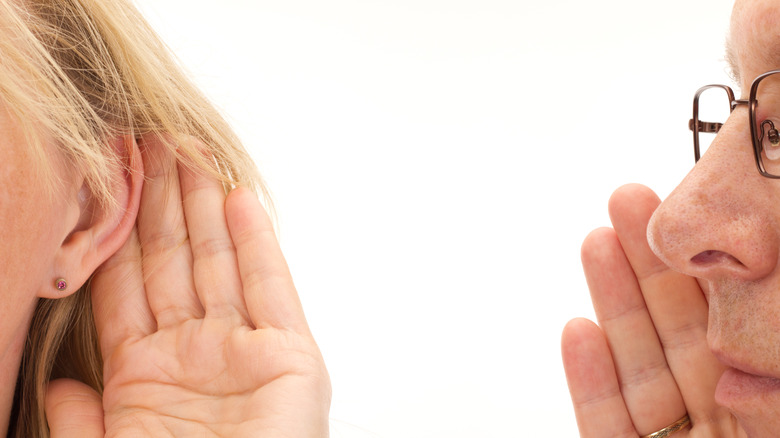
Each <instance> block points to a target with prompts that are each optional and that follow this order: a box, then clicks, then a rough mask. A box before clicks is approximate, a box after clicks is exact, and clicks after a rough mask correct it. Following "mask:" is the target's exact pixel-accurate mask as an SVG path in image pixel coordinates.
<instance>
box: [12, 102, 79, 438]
mask: <svg viewBox="0 0 780 438" xmlns="http://www.w3.org/2000/svg"><path fill="white" fill-rule="evenodd" d="M0 132H2V133H3V135H1V136H0V155H1V156H2V157H1V158H0V242H2V244H0V278H2V283H0V435H3V436H4V435H5V431H6V429H7V427H8V419H9V415H10V409H11V401H12V397H13V392H14V386H15V382H16V374H17V372H18V368H19V361H20V358H21V351H22V346H23V342H24V339H25V336H26V334H27V330H28V327H29V323H30V318H31V317H32V313H33V311H34V309H35V304H36V303H37V294H38V293H39V292H40V291H41V289H42V288H45V287H46V286H47V282H46V280H47V279H49V278H52V281H53V278H56V277H53V275H54V274H53V272H52V271H53V270H56V268H55V267H54V266H53V264H54V255H55V253H56V249H57V248H58V247H59V244H60V243H61V242H62V239H63V236H67V230H66V226H65V223H66V221H65V220H63V214H64V212H65V211H66V210H67V209H66V206H67V200H66V199H64V198H63V197H62V196H54V197H52V196H49V194H48V193H46V192H45V191H44V190H45V188H44V187H42V186H41V184H35V183H34V182H35V181H38V180H39V179H38V177H37V175H36V173H35V172H34V171H33V168H32V167H31V163H32V162H33V161H32V160H33V158H32V157H30V156H29V154H28V152H29V151H28V149H27V145H26V144H25V142H24V137H23V135H22V133H21V132H20V130H19V128H18V126H17V123H16V121H15V120H14V119H13V118H12V117H11V116H10V115H9V114H8V112H7V111H6V110H5V108H4V107H3V106H2V103H0ZM63 176H65V177H66V179H65V180H64V181H63V182H64V183H65V184H66V185H69V184H70V183H71V182H70V181H68V179H67V178H70V176H69V175H68V174H65V175H63Z"/></svg>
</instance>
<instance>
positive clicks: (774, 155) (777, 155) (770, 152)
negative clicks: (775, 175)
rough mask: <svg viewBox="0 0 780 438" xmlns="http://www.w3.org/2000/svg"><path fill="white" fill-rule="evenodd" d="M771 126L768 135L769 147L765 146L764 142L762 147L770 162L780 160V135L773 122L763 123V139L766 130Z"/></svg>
mask: <svg viewBox="0 0 780 438" xmlns="http://www.w3.org/2000/svg"><path fill="white" fill-rule="evenodd" d="M766 126H769V132H767V133H766V136H767V140H769V144H770V146H769V147H766V146H765V145H764V142H763V141H762V147H763V149H764V153H765V154H766V157H767V158H768V159H770V160H777V159H780V134H779V133H778V132H777V129H775V124H774V123H773V122H772V121H771V120H764V121H763V122H761V138H762V139H763V137H764V128H765V127H766Z"/></svg>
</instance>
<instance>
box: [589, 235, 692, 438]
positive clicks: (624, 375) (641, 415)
mask: <svg viewBox="0 0 780 438" xmlns="http://www.w3.org/2000/svg"><path fill="white" fill-rule="evenodd" d="M638 226H642V224H639V225H638ZM582 265H583V267H584V269H585V277H586V279H587V282H588V287H589V289H590V293H591V299H592V300H593V308H594V310H595V311H596V316H597V318H598V320H599V325H600V326H601V328H602V330H603V331H604V334H605V336H606V339H607V342H608V344H609V349H610V352H611V354H612V357H613V361H614V364H615V370H616V373H617V379H618V382H619V383H620V388H621V393H622V395H623V398H624V400H625V403H626V407H627V409H628V412H629V413H630V415H631V419H632V422H633V424H634V426H635V427H636V430H637V432H639V434H642V435H644V434H648V433H652V432H654V431H656V430H658V429H660V428H662V427H664V426H666V425H668V424H671V423H673V422H674V421H676V420H677V419H679V418H680V417H681V416H682V415H684V414H685V404H684V403H683V400H682V397H681V396H680V392H679V390H678V388H677V384H676V382H675V380H674V377H673V376H672V373H671V371H670V370H669V368H668V365H667V363H666V358H665V356H664V351H663V348H662V347H661V343H660V341H659V340H658V336H657V334H656V331H655V327H654V326H653V321H652V319H651V318H650V315H649V313H648V311H647V308H646V307H645V303H644V299H643V297H642V291H641V290H640V289H639V284H638V283H637V280H636V277H635V276H634V272H633V270H632V269H631V265H630V264H629V262H628V260H627V259H626V257H625V254H624V253H623V248H622V247H621V245H620V242H618V239H617V236H616V235H615V232H614V231H613V230H611V229H609V228H602V229H599V230H596V231H594V232H592V233H591V234H590V235H588V237H587V238H586V239H585V242H584V243H583V245H582Z"/></svg>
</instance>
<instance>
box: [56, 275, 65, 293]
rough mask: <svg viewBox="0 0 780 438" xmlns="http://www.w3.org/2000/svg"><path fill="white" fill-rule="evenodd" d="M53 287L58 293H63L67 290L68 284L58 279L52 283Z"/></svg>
mask: <svg viewBox="0 0 780 438" xmlns="http://www.w3.org/2000/svg"><path fill="white" fill-rule="evenodd" d="M54 286H55V287H56V288H57V290H58V291H64V290H65V289H67V288H68V282H67V281H65V279H64V278H58V279H57V281H55V282H54Z"/></svg>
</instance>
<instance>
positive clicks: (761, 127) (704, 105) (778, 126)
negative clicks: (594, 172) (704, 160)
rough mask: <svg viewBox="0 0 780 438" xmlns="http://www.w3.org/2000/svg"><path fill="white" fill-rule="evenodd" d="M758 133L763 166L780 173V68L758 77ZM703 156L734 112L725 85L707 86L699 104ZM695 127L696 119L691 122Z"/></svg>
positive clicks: (699, 128) (756, 114) (757, 147)
mask: <svg viewBox="0 0 780 438" xmlns="http://www.w3.org/2000/svg"><path fill="white" fill-rule="evenodd" d="M752 98H754V99H755V108H754V111H755V117H754V119H755V126H753V127H752V130H751V131H750V132H752V133H755V134H754V135H755V138H754V139H753V140H752V143H755V144H754V145H753V147H754V148H756V149H757V150H758V158H759V161H760V167H761V168H762V169H763V170H764V172H766V173H767V174H769V175H772V176H777V177H780V132H778V131H780V71H778V72H774V73H772V74H769V75H766V76H763V77H759V79H757V81H756V92H755V94H754V95H753V96H752ZM694 107H695V108H696V110H698V118H697V119H698V121H697V126H698V137H697V138H698V144H699V157H703V156H704V154H705V153H706V152H707V150H708V149H709V148H710V146H711V145H712V143H713V141H714V140H715V135H716V134H717V133H718V132H719V131H720V129H721V127H722V126H723V124H725V123H726V120H727V119H728V117H729V114H730V113H731V101H730V99H729V94H728V92H727V91H726V89H725V88H723V87H722V86H708V87H704V88H703V89H702V90H701V91H700V94H699V98H698V104H694ZM690 123H691V125H690V127H691V129H693V123H694V122H693V120H692V121H691V122H690Z"/></svg>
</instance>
